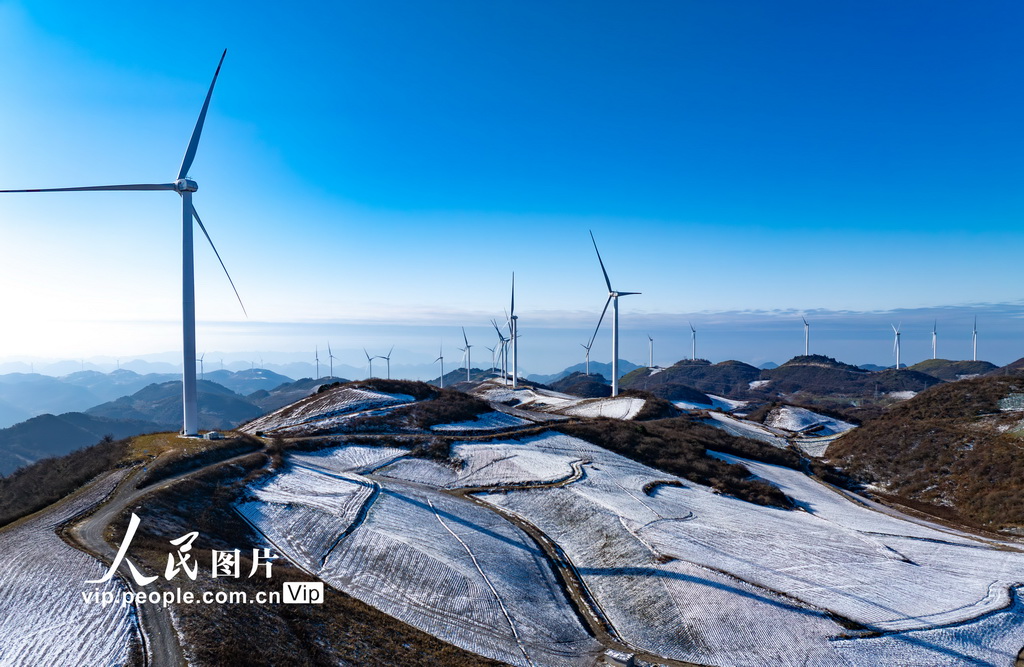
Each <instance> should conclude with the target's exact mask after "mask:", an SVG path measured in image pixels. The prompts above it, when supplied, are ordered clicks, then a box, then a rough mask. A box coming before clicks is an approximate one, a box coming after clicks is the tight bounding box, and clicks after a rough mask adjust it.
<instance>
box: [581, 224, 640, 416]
mask: <svg viewBox="0 0 1024 667" xmlns="http://www.w3.org/2000/svg"><path fill="white" fill-rule="evenodd" d="M590 240H591V241H592V242H593V243H594V252H596V253H597V261H598V263H599V264H600V265H601V273H603V274H604V283H605V285H607V286H608V300H607V301H605V302H604V310H602V311H601V317H600V318H598V320H597V329H600V328H601V321H602V320H603V319H604V314H605V313H606V312H607V311H608V304H612V396H618V395H619V297H620V296H631V295H633V294H640V292H617V291H615V290H614V289H612V281H611V280H610V279H609V278H608V272H607V271H606V270H605V268H604V261H603V260H602V259H601V251H600V250H598V249H597V240H596V239H594V232H590ZM597 329H594V335H595V336H597Z"/></svg>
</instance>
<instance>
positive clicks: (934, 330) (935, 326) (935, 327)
mask: <svg viewBox="0 0 1024 667" xmlns="http://www.w3.org/2000/svg"><path fill="white" fill-rule="evenodd" d="M938 334H939V321H938V320H935V321H934V322H933V323H932V359H937V358H938V356H937V350H938V345H937V344H936V343H937V338H938Z"/></svg>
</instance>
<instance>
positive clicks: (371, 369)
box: [363, 347, 377, 379]
mask: <svg viewBox="0 0 1024 667" xmlns="http://www.w3.org/2000/svg"><path fill="white" fill-rule="evenodd" d="M363 354H365V355H366V363H367V365H368V367H369V375H367V376H366V377H367V379H370V378H372V377H373V360H374V359H376V358H377V357H371V356H370V353H369V352H367V351H366V348H365V347H364V348H363Z"/></svg>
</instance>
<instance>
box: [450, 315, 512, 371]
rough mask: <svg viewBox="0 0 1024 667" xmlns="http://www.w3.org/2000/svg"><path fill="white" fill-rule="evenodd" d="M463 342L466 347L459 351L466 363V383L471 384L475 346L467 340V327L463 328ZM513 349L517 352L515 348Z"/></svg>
mask: <svg viewBox="0 0 1024 667" xmlns="http://www.w3.org/2000/svg"><path fill="white" fill-rule="evenodd" d="M462 340H463V342H465V343H466V347H460V348H459V350H461V351H462V358H463V360H464V361H465V362H466V382H469V369H470V368H471V367H472V364H473V353H472V352H470V350H471V349H472V348H473V346H472V345H470V344H469V339H468V338H466V327H462ZM512 349H513V350H515V347H513V348H512ZM512 358H513V360H514V359H515V356H514V352H513V357H512Z"/></svg>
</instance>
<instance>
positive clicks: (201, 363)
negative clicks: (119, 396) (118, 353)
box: [117, 352, 206, 380]
mask: <svg viewBox="0 0 1024 667" xmlns="http://www.w3.org/2000/svg"><path fill="white" fill-rule="evenodd" d="M205 358H206V353H205V352H203V353H202V354H200V355H199V358H198V359H196V361H198V362H199V379H200V380H205V379H206V372H205V371H204V370H203V359H205ZM117 368H118V370H121V360H120V359H118V361H117Z"/></svg>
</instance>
